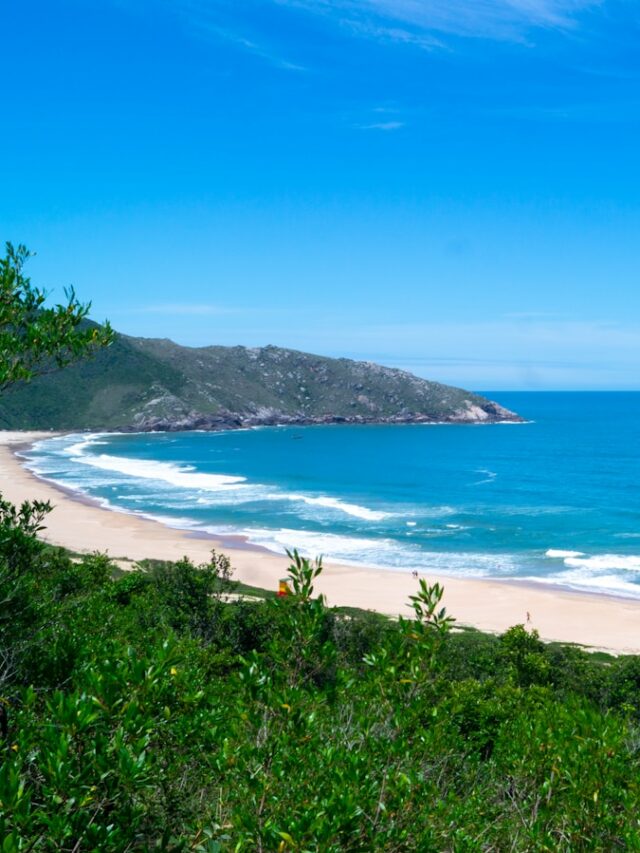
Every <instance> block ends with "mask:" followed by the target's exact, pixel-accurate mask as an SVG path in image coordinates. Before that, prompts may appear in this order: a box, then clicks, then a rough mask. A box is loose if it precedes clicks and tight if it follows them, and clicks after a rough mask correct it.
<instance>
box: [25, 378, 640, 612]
mask: <svg viewBox="0 0 640 853" xmlns="http://www.w3.org/2000/svg"><path fill="white" fill-rule="evenodd" d="M491 396H492V397H493V398H494V399H497V400H498V402H500V403H502V404H503V405H505V406H507V407H508V408H510V409H513V410H515V411H517V412H519V413H520V414H521V415H523V417H525V418H528V419H530V422H529V423H525V424H500V425H494V426H460V425H455V426H454V425H434V426H424V425H415V426H414V425H410V426H321V427H320V426H319V427H304V428H299V427H298V428H294V427H274V428H271V427H270V428H261V429H256V430H243V431H236V432H227V433H198V432H190V433H155V434H141V435H138V434H136V435H114V434H95V435H86V434H84V435H75V436H65V437H62V438H55V439H48V440H47V441H44V442H41V443H39V444H38V445H37V446H36V447H35V448H33V449H32V450H31V451H29V452H28V453H27V454H26V457H27V460H28V461H27V464H28V466H29V467H30V468H31V469H32V470H34V471H35V472H37V473H39V474H40V475H41V476H44V477H47V478H49V479H52V480H55V481H57V482H59V483H61V484H64V485H65V486H67V487H70V488H72V489H77V490H79V491H82V492H83V493H85V494H87V495H91V496H93V497H96V498H99V499H101V500H102V501H104V502H106V503H108V504H109V505H110V506H112V507H115V508H119V509H122V510H125V511H128V512H134V513H141V514H144V515H148V516H153V517H155V518H160V519H161V520H163V521H164V522H165V523H167V524H171V525H174V526H177V527H183V528H188V529H200V530H206V531H210V532H216V533H222V534H231V533H241V534H243V535H245V536H247V537H248V539H249V540H250V541H251V542H253V543H256V544H258V545H261V546H263V547H265V548H268V549H270V550H273V551H279V552H282V551H283V550H284V548H285V547H298V548H300V549H301V550H302V551H303V552H305V553H307V554H309V555H311V556H315V555H317V554H323V555H324V556H325V557H326V558H333V559H337V560H340V561H343V562H344V561H346V562H350V563H361V564H366V565H377V566H382V567H385V568H388V569H391V570H395V569H414V568H416V569H418V570H419V571H420V572H428V570H429V569H431V570H434V571H437V572H439V573H446V574H451V575H458V576H463V575H464V576H477V577H499V578H533V579H536V580H540V581H545V582H547V583H549V582H551V583H557V584H562V585H565V586H571V587H576V588H581V589H590V590H593V591H603V592H610V593H615V594H622V595H629V596H640V489H639V483H640V442H639V440H638V439H639V438H640V393H495V394H492V395H491Z"/></svg>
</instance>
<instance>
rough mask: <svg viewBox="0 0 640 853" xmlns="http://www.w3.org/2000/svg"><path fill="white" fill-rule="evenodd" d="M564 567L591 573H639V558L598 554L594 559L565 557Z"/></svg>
mask: <svg viewBox="0 0 640 853" xmlns="http://www.w3.org/2000/svg"><path fill="white" fill-rule="evenodd" d="M564 564H565V566H568V567H570V568H575V569H589V570H591V571H599V572H601V571H612V570H613V571H627V572H638V573H640V557H638V556H629V555H624V554H599V555H598V556H594V557H585V556H580V557H567V559H565V561H564Z"/></svg>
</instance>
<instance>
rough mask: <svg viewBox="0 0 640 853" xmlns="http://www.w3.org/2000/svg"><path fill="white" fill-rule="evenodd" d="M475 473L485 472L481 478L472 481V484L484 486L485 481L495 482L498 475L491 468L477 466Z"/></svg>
mask: <svg viewBox="0 0 640 853" xmlns="http://www.w3.org/2000/svg"><path fill="white" fill-rule="evenodd" d="M475 473H476V474H483V475H484V476H483V478H482V479H481V480H476V481H475V482H474V483H471V485H472V486H483V485H484V484H485V483H493V481H494V480H495V479H496V477H497V476H498V475H497V473H496V472H495V471H490V470H489V468H477V469H476V472H475Z"/></svg>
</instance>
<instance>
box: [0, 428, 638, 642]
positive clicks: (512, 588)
mask: <svg viewBox="0 0 640 853" xmlns="http://www.w3.org/2000/svg"><path fill="white" fill-rule="evenodd" d="M60 434H61V433H56V432H35V431H33V432H31V431H30V432H2V431H0V492H1V493H2V495H3V497H4V498H5V499H6V500H9V501H11V502H12V503H17V504H20V503H22V501H24V500H32V499H35V498H37V499H39V500H45V501H46V500H49V501H51V503H52V504H53V505H54V509H53V511H52V513H51V514H50V515H49V516H48V518H47V525H46V529H45V530H44V531H43V537H42V538H43V539H45V540H46V541H48V542H50V543H51V544H53V545H61V546H63V547H66V548H68V549H70V550H74V551H81V552H82V551H84V552H92V551H102V552H107V553H108V554H109V556H111V557H112V558H114V559H118V558H120V559H129V560H133V561H134V562H135V561H137V560H141V559H144V558H147V557H148V558H155V559H165V560H178V559H180V558H181V557H183V556H187V557H189V558H190V559H192V560H193V561H194V562H196V563H202V562H206V561H207V560H208V558H209V555H210V552H211V549H212V548H215V549H216V550H217V551H222V552H224V553H225V554H227V555H228V556H229V557H230V559H231V563H232V566H233V568H234V578H235V579H236V580H239V581H243V582H245V583H248V584H251V585H253V586H257V587H262V588H264V589H274V590H275V589H276V588H277V582H278V579H279V578H280V577H283V576H284V575H286V569H287V565H288V558H287V557H286V556H284V555H283V556H280V555H278V554H274V553H273V552H271V551H268V550H266V549H264V548H262V547H260V546H255V545H252V544H251V543H248V542H246V541H244V540H243V537H241V536H237V537H233V536H227V537H225V536H215V535H211V534H207V533H204V532H200V531H189V530H184V529H180V528H175V527H170V526H168V525H165V524H163V523H161V522H160V521H157V520H154V519H149V518H145V517H142V516H139V515H136V514H133V513H129V512H124V511H119V510H115V509H111V508H108V507H105V506H103V505H101V504H100V502H99V501H97V500H95V499H93V498H91V497H89V496H86V495H82V494H78V493H77V492H73V491H72V490H70V489H67V488H65V487H63V486H61V485H58V484H54V483H52V482H50V481H48V480H44V479H41V478H39V477H37V476H36V475H35V474H33V473H31V472H30V471H28V470H27V469H26V468H25V467H24V465H23V464H22V460H21V459H20V458H19V456H17V454H18V453H19V451H21V450H25V449H26V448H28V447H29V446H30V445H31V444H33V443H34V442H35V441H38V440H41V439H44V438H53V437H54V436H56V435H60ZM421 577H426V578H427V580H428V581H429V583H434V582H436V581H437V582H439V583H440V584H441V585H442V586H444V590H445V592H444V600H443V603H444V605H445V607H446V608H447V611H448V613H449V614H450V615H452V616H454V617H456V620H457V622H458V623H459V624H460V625H465V626H470V627H474V628H478V629H479V630H481V631H487V632H490V633H500V632H502V631H505V630H506V629H507V628H509V627H511V626H512V625H516V624H521V623H524V624H527V614H528V613H529V614H531V620H530V622H529V623H528V627H530V628H536V629H537V630H538V631H539V633H540V637H541V638H542V639H543V640H546V641H559V642H564V643H575V644H579V645H583V646H587V647H589V648H591V649H593V650H605V651H609V652H614V653H625V654H634V653H640V632H639V631H638V625H639V624H640V600H636V599H632V598H624V597H618V596H613V595H607V594H604V593H597V592H592V591H585V592H582V591H578V590H573V589H570V588H566V587H560V586H555V585H552V584H545V583H544V582H540V583H538V582H536V581H527V580H522V581H521V580H519V579H515V578H514V579H508V580H507V579H504V580H491V579H484V578H460V577H454V576H447V575H443V574H440V573H437V572H436V573H433V574H431V573H429V574H427V573H425V572H421ZM416 585H417V582H416V580H415V578H413V577H412V575H411V572H410V571H409V570H407V571H406V572H403V571H397V570H396V571H389V570H386V569H380V568H373V567H371V568H368V567H361V566H357V567H356V566H353V565H345V564H340V563H335V562H327V563H326V564H325V566H324V570H323V573H322V575H321V576H320V577H319V578H318V581H317V584H316V590H317V592H319V593H323V594H324V595H325V596H326V598H327V601H328V603H329V604H330V605H342V606H350V607H359V608H362V609H365V610H376V611H379V612H381V613H384V614H387V615H390V616H397V615H409V614H410V613H411V610H410V608H409V607H408V602H409V596H410V595H412V594H414V593H415V590H416Z"/></svg>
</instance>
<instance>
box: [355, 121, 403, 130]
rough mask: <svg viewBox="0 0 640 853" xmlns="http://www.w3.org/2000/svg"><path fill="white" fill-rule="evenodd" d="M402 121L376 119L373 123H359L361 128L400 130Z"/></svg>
mask: <svg viewBox="0 0 640 853" xmlns="http://www.w3.org/2000/svg"><path fill="white" fill-rule="evenodd" d="M404 126H405V125H404V122H403V121H377V122H374V123H373V124H361V125H360V129H361V130H387V131H388V130H400V128H401V127H404Z"/></svg>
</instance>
